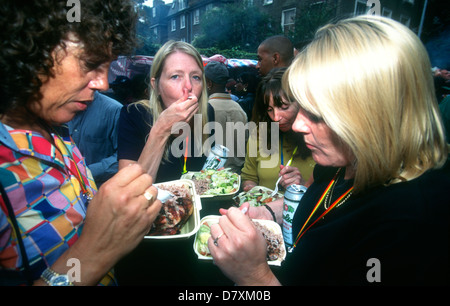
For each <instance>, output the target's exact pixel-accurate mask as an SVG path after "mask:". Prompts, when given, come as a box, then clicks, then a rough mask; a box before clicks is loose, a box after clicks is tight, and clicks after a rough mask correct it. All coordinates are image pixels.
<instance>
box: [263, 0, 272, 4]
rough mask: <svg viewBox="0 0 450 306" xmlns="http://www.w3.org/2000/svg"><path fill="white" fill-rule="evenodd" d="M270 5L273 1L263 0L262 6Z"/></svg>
mask: <svg viewBox="0 0 450 306" xmlns="http://www.w3.org/2000/svg"><path fill="white" fill-rule="evenodd" d="M272 3H273V0H264V5H267V4H272Z"/></svg>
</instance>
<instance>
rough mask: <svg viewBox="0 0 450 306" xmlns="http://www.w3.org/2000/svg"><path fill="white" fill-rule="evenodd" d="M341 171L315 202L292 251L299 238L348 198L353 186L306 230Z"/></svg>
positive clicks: (295, 244)
mask: <svg viewBox="0 0 450 306" xmlns="http://www.w3.org/2000/svg"><path fill="white" fill-rule="evenodd" d="M340 171H341V168H339V169H338V171H337V172H336V174H335V175H334V177H333V179H332V180H331V182H330V183H329V184H328V186H327V188H326V189H325V191H324V193H323V194H322V196H321V197H320V199H319V201H318V202H317V204H316V206H315V207H314V209H313V211H312V212H311V214H310V215H309V217H308V219H306V221H305V223H304V224H303V226H302V228H301V229H300V231H299V233H298V235H297V238H296V240H295V243H294V245H293V246H292V249H294V248H295V247H296V246H297V244H298V242H299V240H300V238H302V236H303V235H304V234H305V233H306V232H307V231H308V230H309V229H310V228H311V227H312V226H313V225H314V224H316V223H317V221H319V220H320V219H322V218H323V217H325V215H327V214H328V213H329V212H330V211H331V210H332V209H333V208H334V207H336V205H338V204H339V203H340V202H341V201H342V199H344V198H345V197H346V196H347V195H348V196H350V195H351V192H352V190H353V186H352V187H350V188H349V189H348V190H347V191H346V192H344V194H343V195H341V196H340V197H339V198H338V199H337V200H336V201H334V202H333V204H331V205H330V207H328V208H327V209H326V210H325V211H324V212H323V213H322V214H321V215H320V216H319V217H318V218H317V219H316V220H315V221H314V222H313V223H311V224H310V225H309V226H308V227H307V228H306V229H305V227H306V225H307V224H308V222H309V220H310V219H311V217H312V216H313V215H314V213H315V212H316V211H317V208H318V207H319V206H320V205H321V204H322V202H323V200H324V199H325V197H326V195H327V194H328V192H329V191H330V189H331V187H333V185H334V184H335V183H336V180H337V177H338V174H339V172H340Z"/></svg>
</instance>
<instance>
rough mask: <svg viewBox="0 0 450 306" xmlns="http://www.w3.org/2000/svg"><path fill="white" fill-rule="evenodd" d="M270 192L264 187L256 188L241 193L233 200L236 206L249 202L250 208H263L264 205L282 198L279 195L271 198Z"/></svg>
mask: <svg viewBox="0 0 450 306" xmlns="http://www.w3.org/2000/svg"><path fill="white" fill-rule="evenodd" d="M271 194H272V190H270V189H267V188H265V187H261V186H256V187H253V188H252V189H250V190H249V191H247V192H241V193H240V194H238V195H237V196H235V197H234V198H233V199H234V201H235V202H236V204H237V205H239V206H241V205H242V204H244V203H245V202H249V203H250V206H263V205H264V204H267V203H270V202H273V201H275V200H278V199H280V198H282V197H283V195H281V194H280V193H276V194H274V195H273V196H271Z"/></svg>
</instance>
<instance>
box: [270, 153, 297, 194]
mask: <svg viewBox="0 0 450 306" xmlns="http://www.w3.org/2000/svg"><path fill="white" fill-rule="evenodd" d="M296 152H297V147H295V149H294V152H292V156H291V159H290V160H289V161H288V162H287V164H286V167H287V166H290V165H291V163H292V159H293V158H294V155H295V153H296ZM281 178H282V176H280V177H279V178H278V180H277V182H276V183H275V189H274V190H273V192H272V193H271V194H270V196H271V197H273V196H274V195H276V194H277V192H278V184H279V183H280V180H281Z"/></svg>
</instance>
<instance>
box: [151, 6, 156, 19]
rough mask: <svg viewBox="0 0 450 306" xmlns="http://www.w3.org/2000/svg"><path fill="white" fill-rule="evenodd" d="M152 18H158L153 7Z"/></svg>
mask: <svg viewBox="0 0 450 306" xmlns="http://www.w3.org/2000/svg"><path fill="white" fill-rule="evenodd" d="M152 16H153V18H155V17H156V7H152Z"/></svg>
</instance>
